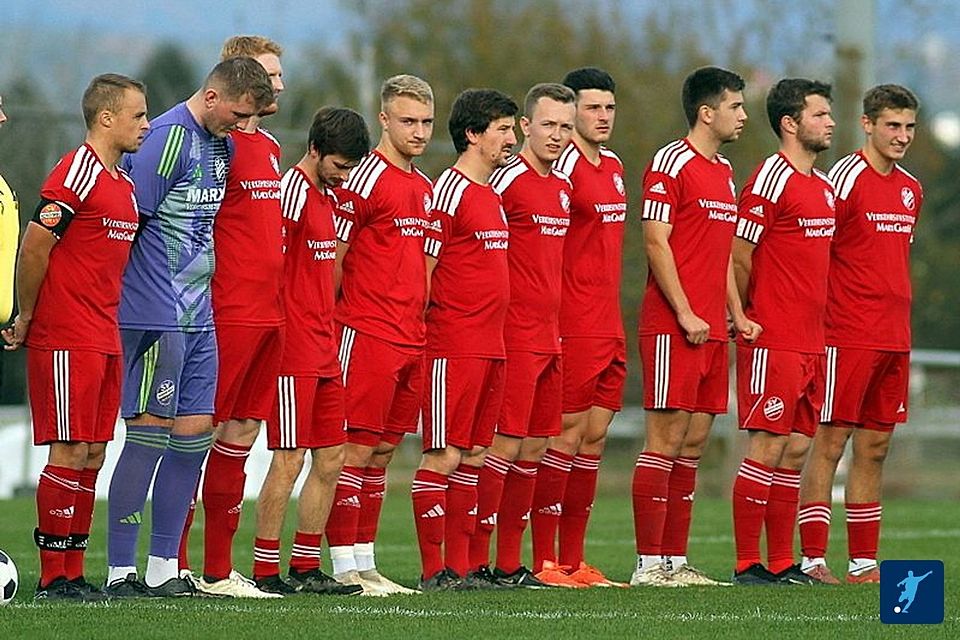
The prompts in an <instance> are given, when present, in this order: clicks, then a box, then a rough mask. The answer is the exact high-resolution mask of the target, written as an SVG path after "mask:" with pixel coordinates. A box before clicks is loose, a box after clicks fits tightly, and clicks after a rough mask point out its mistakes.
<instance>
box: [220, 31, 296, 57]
mask: <svg viewBox="0 0 960 640" xmlns="http://www.w3.org/2000/svg"><path fill="white" fill-rule="evenodd" d="M265 53H272V54H273V55H275V56H277V57H278V58H279V57H280V56H282V55H283V47H281V46H280V45H279V44H277V43H276V42H274V41H273V40H271V39H270V38H267V37H264V36H233V37H231V38H227V41H226V42H224V43H223V48H222V49H220V59H221V60H226V59H227V58H236V57H237V56H244V57H247V58H256V57H257V56H260V55H263V54H265Z"/></svg>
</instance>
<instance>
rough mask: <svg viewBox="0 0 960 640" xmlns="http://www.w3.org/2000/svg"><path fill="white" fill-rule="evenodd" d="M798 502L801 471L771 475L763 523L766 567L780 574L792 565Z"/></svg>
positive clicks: (780, 470) (788, 470) (778, 472)
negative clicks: (765, 536) (765, 540)
mask: <svg viewBox="0 0 960 640" xmlns="http://www.w3.org/2000/svg"><path fill="white" fill-rule="evenodd" d="M799 502H800V472H799V471H795V470H793V469H784V468H778V469H775V470H774V472H773V479H772V482H771V484H770V497H769V498H768V499H767V512H766V515H765V516H764V523H765V525H766V530H767V568H768V569H770V571H772V572H773V573H780V572H781V571H785V570H786V569H789V568H790V567H791V566H792V565H793V532H794V523H795V522H796V521H797V504H798V503H799Z"/></svg>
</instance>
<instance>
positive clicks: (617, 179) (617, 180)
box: [613, 173, 627, 196]
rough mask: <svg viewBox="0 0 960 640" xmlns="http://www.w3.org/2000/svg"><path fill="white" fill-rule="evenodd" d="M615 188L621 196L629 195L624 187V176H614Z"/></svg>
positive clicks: (615, 174) (617, 174)
mask: <svg viewBox="0 0 960 640" xmlns="http://www.w3.org/2000/svg"><path fill="white" fill-rule="evenodd" d="M613 186H614V187H616V189H617V193H619V194H620V195H622V196H625V195H627V190H626V188H624V186H623V176H621V175H620V174H619V173H614V174H613Z"/></svg>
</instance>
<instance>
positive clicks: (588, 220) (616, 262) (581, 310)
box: [554, 142, 627, 339]
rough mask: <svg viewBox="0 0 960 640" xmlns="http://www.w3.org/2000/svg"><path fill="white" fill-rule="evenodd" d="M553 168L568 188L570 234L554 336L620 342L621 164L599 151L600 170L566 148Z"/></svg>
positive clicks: (624, 205)
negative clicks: (557, 331) (558, 332)
mask: <svg viewBox="0 0 960 640" xmlns="http://www.w3.org/2000/svg"><path fill="white" fill-rule="evenodd" d="M554 167H555V168H556V169H557V170H558V171H559V172H560V173H562V174H563V175H565V176H566V177H567V178H568V179H569V180H570V183H571V184H572V185H573V196H572V198H571V201H570V231H569V232H568V233H567V237H566V240H564V246H563V291H562V294H561V296H560V335H562V336H565V337H568V336H569V337H594V338H621V339H622V338H623V337H624V333H623V318H622V317H621V315H620V277H621V273H622V272H623V265H622V262H623V233H624V221H625V220H626V217H627V191H626V188H625V187H624V183H623V163H622V162H620V158H618V157H617V154H615V153H614V152H612V151H610V150H609V149H606V148H603V147H601V149H600V164H598V165H596V166H594V165H593V164H591V163H590V161H589V160H587V158H586V157H584V155H583V152H582V151H581V150H580V148H579V147H578V146H577V145H576V143H574V142H571V143H570V144H569V145H568V146H567V148H566V149H564V151H563V153H562V154H561V155H560V157H559V158H557V161H556V162H555V163H554Z"/></svg>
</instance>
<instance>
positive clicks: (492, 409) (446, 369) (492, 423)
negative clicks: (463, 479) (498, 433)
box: [423, 358, 505, 451]
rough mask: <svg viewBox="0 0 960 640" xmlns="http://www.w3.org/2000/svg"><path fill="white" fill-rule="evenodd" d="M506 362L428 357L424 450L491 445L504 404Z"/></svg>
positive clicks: (424, 389)
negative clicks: (501, 407) (501, 406)
mask: <svg viewBox="0 0 960 640" xmlns="http://www.w3.org/2000/svg"><path fill="white" fill-rule="evenodd" d="M504 368H505V365H504V361H503V360H492V359H490V358H429V359H428V360H427V374H428V376H429V384H424V385H423V398H424V400H423V450H424V451H430V450H432V449H443V448H445V447H456V448H458V449H463V450H469V449H472V448H473V447H489V446H490V444H491V443H492V442H493V431H494V428H495V427H496V424H497V417H498V416H499V415H500V405H501V404H502V403H503V383H504V375H503V373H504Z"/></svg>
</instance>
